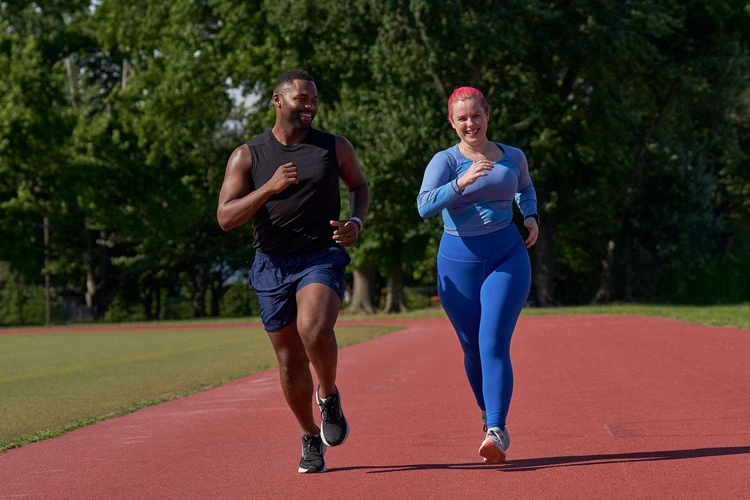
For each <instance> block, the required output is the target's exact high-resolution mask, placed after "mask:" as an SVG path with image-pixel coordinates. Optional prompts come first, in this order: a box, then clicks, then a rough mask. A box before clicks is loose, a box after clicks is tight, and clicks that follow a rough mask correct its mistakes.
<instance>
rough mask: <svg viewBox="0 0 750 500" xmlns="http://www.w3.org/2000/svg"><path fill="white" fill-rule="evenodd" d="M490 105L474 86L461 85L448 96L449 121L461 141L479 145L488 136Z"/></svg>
mask: <svg viewBox="0 0 750 500" xmlns="http://www.w3.org/2000/svg"><path fill="white" fill-rule="evenodd" d="M489 117H490V106H489V105H488V104H487V100H486V99H485V98H484V95H482V93H481V92H480V91H479V90H477V89H475V88H473V87H459V88H457V89H456V90H454V91H453V93H452V94H451V96H450V97H449V98H448V121H449V122H450V123H451V126H452V127H453V129H454V130H455V131H456V134H458V137H459V138H460V139H461V141H463V142H465V143H467V144H469V145H474V146H476V145H479V144H481V143H483V142H484V141H485V140H486V138H487V120H489Z"/></svg>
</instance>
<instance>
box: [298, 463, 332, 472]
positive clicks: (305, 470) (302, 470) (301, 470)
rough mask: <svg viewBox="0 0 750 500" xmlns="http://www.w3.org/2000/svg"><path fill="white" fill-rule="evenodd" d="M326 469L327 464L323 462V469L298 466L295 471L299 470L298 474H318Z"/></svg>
mask: <svg viewBox="0 0 750 500" xmlns="http://www.w3.org/2000/svg"><path fill="white" fill-rule="evenodd" d="M327 470H328V466H327V465H326V464H323V470H312V469H303V468H302V467H300V468H298V469H297V472H299V473H300V474H319V473H321V472H325V471H327Z"/></svg>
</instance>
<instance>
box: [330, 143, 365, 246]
mask: <svg viewBox="0 0 750 500" xmlns="http://www.w3.org/2000/svg"><path fill="white" fill-rule="evenodd" d="M336 156H337V157H338V159H339V177H340V178H341V180H342V182H343V183H344V185H345V186H346V188H347V189H348V190H349V216H350V217H356V218H358V219H359V220H361V221H362V222H363V223H364V220H365V217H367V209H368V207H369V206H370V188H369V187H368V186H367V181H365V176H364V174H363V173H362V168H360V166H359V160H358V159H357V153H356V152H355V151H354V147H353V146H352V144H351V143H350V142H349V141H348V140H347V139H346V138H345V137H341V136H336ZM331 225H333V226H337V227H338V229H337V230H336V231H334V234H333V239H334V241H336V243H339V244H341V245H343V246H346V247H348V246H352V245H353V244H354V243H356V241H357V237H358V236H359V231H360V227H359V225H358V224H357V223H355V222H352V221H331Z"/></svg>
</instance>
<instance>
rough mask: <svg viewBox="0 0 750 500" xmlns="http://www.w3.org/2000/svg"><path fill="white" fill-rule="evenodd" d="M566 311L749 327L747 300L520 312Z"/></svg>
mask: <svg viewBox="0 0 750 500" xmlns="http://www.w3.org/2000/svg"><path fill="white" fill-rule="evenodd" d="M555 314H559V315H567V314H628V315H639V316H656V317H661V318H671V319H677V320H681V321H689V322H691V323H700V324H704V325H712V326H736V327H739V328H747V329H750V303H748V304H737V305H727V306H671V305H647V304H614V305H602V306H574V307H532V308H528V307H527V308H525V309H524V310H523V311H522V312H521V315H522V316H546V315H555ZM443 317H445V312H443V309H442V308H441V307H440V306H432V307H429V308H426V309H420V310H417V311H411V312H408V313H401V314H391V315H382V314H377V315H362V316H347V315H342V316H341V319H401V318H403V319H418V318H443Z"/></svg>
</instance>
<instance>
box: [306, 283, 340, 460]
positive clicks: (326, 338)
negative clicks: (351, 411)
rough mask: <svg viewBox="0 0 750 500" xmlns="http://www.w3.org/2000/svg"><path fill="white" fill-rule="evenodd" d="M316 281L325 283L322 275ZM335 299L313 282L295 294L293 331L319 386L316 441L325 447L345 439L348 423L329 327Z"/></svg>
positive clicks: (336, 309)
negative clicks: (318, 416) (296, 331)
mask: <svg viewBox="0 0 750 500" xmlns="http://www.w3.org/2000/svg"><path fill="white" fill-rule="evenodd" d="M320 279H323V280H326V281H328V280H327V278H326V276H325V275H323V276H320ZM338 279H339V280H342V278H338ZM336 282H337V281H336V279H334V283H336ZM338 283H339V284H340V281H338ZM339 297H340V296H339V294H338V292H336V291H335V290H333V289H332V288H330V287H329V286H327V285H323V284H322V283H316V282H309V283H307V284H306V285H304V286H302V287H301V288H299V291H298V292H297V329H298V330H299V332H300V338H301V339H302V343H303V344H304V345H305V349H306V351H307V357H308V359H310V362H311V363H312V364H313V367H314V368H315V373H317V375H318V381H319V383H320V386H319V388H318V394H317V396H316V398H315V399H316V401H317V402H318V406H319V407H320V417H321V423H320V437H321V438H322V439H323V442H324V443H325V444H326V445H328V446H338V445H340V444H343V443H344V441H346V438H347V437H348V436H349V423H348V422H347V420H346V417H344V412H343V410H342V409H341V394H339V392H338V389H337V388H336V364H337V361H338V347H337V346H336V335H335V334H334V333H333V327H334V325H335V324H336V318H337V317H338V314H339V309H340V308H341V299H340V298H339Z"/></svg>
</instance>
